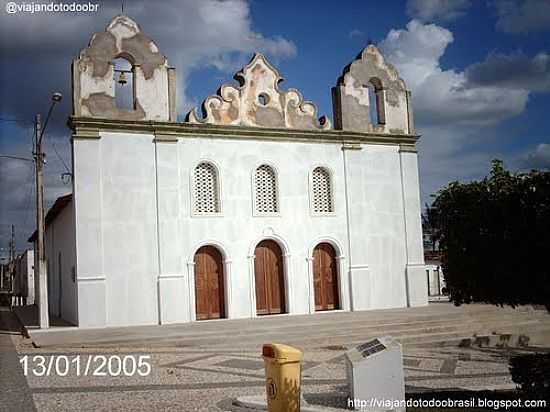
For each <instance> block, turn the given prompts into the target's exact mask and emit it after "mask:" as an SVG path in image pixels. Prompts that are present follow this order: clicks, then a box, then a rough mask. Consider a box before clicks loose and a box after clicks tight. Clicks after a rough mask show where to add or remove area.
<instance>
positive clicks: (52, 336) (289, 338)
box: [31, 303, 550, 350]
mask: <svg viewBox="0 0 550 412" xmlns="http://www.w3.org/2000/svg"><path fill="white" fill-rule="evenodd" d="M545 327H548V328H550V315H549V314H547V313H546V311H541V310H533V309H532V308H530V307H524V308H519V309H511V308H499V307H496V306H489V305H463V306H461V307H458V308H456V307H454V306H452V305H451V304H448V303H445V304H440V303H437V304H430V305H429V306H426V307H421V308H413V309H390V310H377V311H364V312H331V313H324V314H316V315H293V316H287V315H281V316H270V317H258V318H255V319H235V320H219V321H218V320H215V321H201V322H194V323H187V324H174V325H164V326H154V325H151V326H136V327H124V328H107V329H104V331H105V332H101V330H93V329H77V328H72V329H65V330H63V328H55V329H50V330H49V331H48V332H46V334H37V335H35V337H33V341H35V340H36V342H35V344H36V345H37V346H41V345H45V346H51V345H54V344H57V345H60V344H62V345H65V346H68V345H71V344H75V343H78V344H79V345H81V346H97V345H105V346H113V347H115V346H125V347H139V346H142V347H143V346H151V347H154V348H161V347H197V346H201V347H203V348H207V347H213V348H218V349H219V348H221V347H224V348H228V350H229V348H230V347H234V346H235V344H238V345H239V347H241V346H243V342H246V345H253V346H255V347H257V346H260V345H261V344H262V343H265V342H282V343H289V344H295V345H296V346H299V347H306V346H311V347H322V346H328V345H343V346H350V345H351V344H352V343H355V342H364V341H365V340H368V339H369V338H372V337H375V336H382V335H392V336H394V337H396V338H397V339H399V340H400V341H402V342H403V344H405V345H407V346H408V345H420V344H422V345H423V344H433V345H441V344H444V343H446V342H447V343H448V342H450V343H451V344H457V342H460V340H461V339H465V338H471V337H472V336H473V335H474V334H477V335H480V334H488V335H490V334H492V333H493V332H497V333H522V334H533V333H535V332H536V331H541V330H544V328H545ZM31 335H32V333H31ZM541 336H542V337H544V336H545V335H544V334H542V335H541ZM31 337H32V336H31ZM35 338H36V339H35Z"/></svg>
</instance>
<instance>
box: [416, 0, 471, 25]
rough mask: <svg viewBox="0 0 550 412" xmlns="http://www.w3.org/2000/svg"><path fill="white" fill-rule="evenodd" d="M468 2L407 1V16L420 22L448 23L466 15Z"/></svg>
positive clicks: (466, 0) (464, 0)
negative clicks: (439, 21) (440, 21)
mask: <svg viewBox="0 0 550 412" xmlns="http://www.w3.org/2000/svg"><path fill="white" fill-rule="evenodd" d="M470 6H471V2H470V0H408V1H407V14H408V15H409V16H410V17H412V18H413V19H418V20H421V21H438V20H442V21H449V20H455V19H457V18H459V17H462V16H463V15H464V14H466V10H468V9H469V8H470Z"/></svg>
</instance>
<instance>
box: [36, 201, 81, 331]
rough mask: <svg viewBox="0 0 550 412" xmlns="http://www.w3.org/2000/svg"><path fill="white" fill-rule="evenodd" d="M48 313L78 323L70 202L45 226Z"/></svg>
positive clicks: (72, 218) (72, 223) (72, 222)
mask: <svg viewBox="0 0 550 412" xmlns="http://www.w3.org/2000/svg"><path fill="white" fill-rule="evenodd" d="M44 244H45V251H46V265H47V268H48V269H47V276H48V307H49V313H50V316H56V317H61V318H63V319H65V320H66V321H68V322H70V323H73V324H75V325H77V324H78V313H77V295H76V283H75V280H74V279H73V272H75V271H76V268H75V264H76V259H75V244H74V209H73V202H70V203H69V204H67V205H66V206H65V208H64V209H63V210H62V211H61V212H60V213H59V215H57V217H56V218H55V219H54V220H53V222H51V223H50V224H49V225H48V226H47V228H46V233H45V237H44Z"/></svg>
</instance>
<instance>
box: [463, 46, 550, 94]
mask: <svg viewBox="0 0 550 412" xmlns="http://www.w3.org/2000/svg"><path fill="white" fill-rule="evenodd" d="M466 77H467V80H468V83H469V84H470V85H472V86H473V87H478V86H497V87H501V88H505V87H507V88H512V89H523V90H530V91H536V92H548V91H550V54H547V53H543V52H541V53H538V54H537V55H535V56H534V57H533V58H529V57H528V56H526V55H525V54H523V53H514V54H491V55H489V56H488V57H487V59H485V61H484V62H481V63H476V64H473V65H471V66H470V67H468V69H467V70H466Z"/></svg>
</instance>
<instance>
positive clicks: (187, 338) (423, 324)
mask: <svg viewBox="0 0 550 412" xmlns="http://www.w3.org/2000/svg"><path fill="white" fill-rule="evenodd" d="M287 319H288V320H290V319H291V318H287ZM544 320H546V322H547V324H549V325H550V317H549V316H548V315H546V314H545V313H542V314H539V313H536V312H523V311H519V312H511V311H510V312H508V313H506V314H505V315H504V314H503V313H501V312H498V311H495V312H492V313H482V312H480V313H477V314H471V313H470V314H468V315H467V316H464V315H462V316H455V317H454V319H452V320H451V319H448V318H446V317H445V316H443V319H441V318H440V319H439V320H435V319H429V320H426V319H423V320H420V321H419V320H416V321H413V322H399V323H374V324H372V323H370V322H368V323H366V324H361V323H363V322H362V321H361V322H357V321H356V322H353V321H349V322H345V325H344V324H343V322H334V323H333V322H329V323H328V324H318V325H316V326H315V327H312V325H307V332H305V330H304V327H305V326H306V325H299V326H289V325H287V326H286V327H280V328H272V327H271V326H270V327H269V328H259V329H258V328H256V329H255V330H254V329H248V328H246V329H240V330H238V331H237V330H235V331H232V332H231V333H230V334H225V336H223V338H221V336H219V335H220V331H219V330H218V332H207V333H204V332H203V333H200V332H198V331H197V333H189V334H188V333H186V334H185V335H183V336H181V339H178V340H177V341H178V342H179V344H182V345H185V346H200V345H227V344H230V343H231V342H235V341H238V342H240V341H242V340H243V339H245V340H246V341H247V343H250V344H257V343H261V342H267V341H283V342H288V343H294V344H297V345H299V344H308V345H309V344H315V345H317V346H318V345H330V344H345V343H349V342H355V341H357V342H360V341H364V340H365V339H368V338H370V337H373V336H380V335H392V336H394V337H396V338H397V339H399V340H402V341H403V342H404V343H405V342H416V343H422V342H431V341H441V340H443V341H445V340H459V339H461V338H464V337H471V336H473V335H474V334H480V333H486V334H488V333H493V332H499V333H514V332H517V333H523V332H526V331H532V330H534V329H537V328H539V327H541V326H542V325H544V323H542V322H543V321H544ZM386 322H387V321H386ZM220 326H221V325H220ZM222 328H223V327H222ZM223 329H225V328H223ZM304 334H307V335H308V336H307V337H305V336H304ZM171 340H172V339H171V338H170V337H166V341H165V343H168V341H171ZM157 343H161V342H157Z"/></svg>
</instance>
